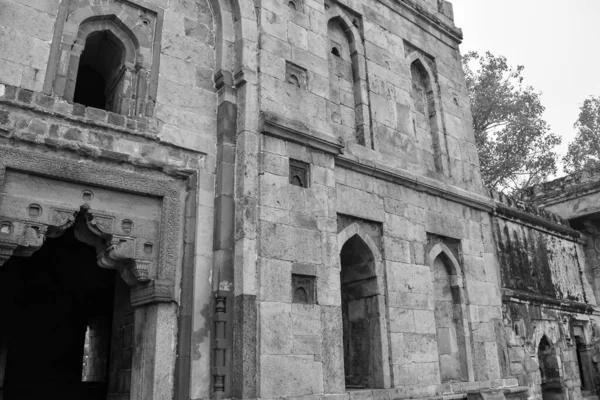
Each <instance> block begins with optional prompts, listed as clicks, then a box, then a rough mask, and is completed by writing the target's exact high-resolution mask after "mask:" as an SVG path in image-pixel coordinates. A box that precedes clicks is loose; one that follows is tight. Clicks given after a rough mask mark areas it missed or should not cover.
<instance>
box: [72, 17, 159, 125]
mask: <svg viewBox="0 0 600 400" xmlns="http://www.w3.org/2000/svg"><path fill="white" fill-rule="evenodd" d="M139 51H140V44H139V41H138V39H137V37H136V36H135V34H134V33H133V32H132V31H131V30H130V29H129V28H128V27H127V26H126V25H125V24H123V23H122V22H121V21H120V20H119V19H118V18H117V17H116V16H114V15H100V16H94V17H90V18H88V19H86V20H84V21H83V22H82V23H81V25H80V26H79V31H78V33H77V40H76V45H75V46H74V50H72V51H71V55H70V59H69V63H68V65H69V71H68V73H67V76H68V79H67V82H66V85H65V88H64V97H65V99H66V100H68V101H73V102H75V103H78V104H82V105H84V106H86V107H95V108H100V109H103V110H106V111H112V112H115V113H118V114H123V115H128V116H138V115H149V114H151V108H152V104H153V103H152V104H150V102H148V98H147V95H148V89H149V86H148V83H149V73H148V71H147V70H146V69H145V68H144V66H143V65H144V63H143V62H142V60H143V58H142V56H141V54H140V53H139Z"/></svg>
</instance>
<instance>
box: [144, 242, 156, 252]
mask: <svg viewBox="0 0 600 400" xmlns="http://www.w3.org/2000/svg"><path fill="white" fill-rule="evenodd" d="M153 251H154V245H153V244H152V243H150V242H146V243H144V253H146V254H152V252H153Z"/></svg>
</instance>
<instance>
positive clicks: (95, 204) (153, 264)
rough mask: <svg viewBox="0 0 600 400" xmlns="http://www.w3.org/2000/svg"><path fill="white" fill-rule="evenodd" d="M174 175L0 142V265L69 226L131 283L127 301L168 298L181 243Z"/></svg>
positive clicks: (101, 262) (100, 262) (100, 260)
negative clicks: (59, 156)
mask: <svg viewBox="0 0 600 400" xmlns="http://www.w3.org/2000/svg"><path fill="white" fill-rule="evenodd" d="M178 186H179V185H178V183H177V182H176V181H171V180H166V179H164V180H163V179H151V178H148V177H147V176H143V175H140V174H136V173H132V172H126V171H122V170H119V169H117V168H105V167H102V168H100V167H98V166H97V165H94V164H86V163H81V162H73V161H67V160H61V159H57V158H52V157H49V156H46V155H41V154H32V153H26V152H21V151H18V150H5V149H0V267H1V265H2V264H3V263H4V262H5V261H6V260H7V259H8V258H10V257H11V256H21V257H27V256H30V255H31V254H33V253H34V252H35V251H36V250H38V249H39V248H40V247H41V246H42V245H43V243H44V240H45V238H46V237H57V236H60V235H62V234H63V233H64V232H65V230H67V229H69V228H73V229H74V230H75V236H76V238H77V239H79V240H80V241H82V242H84V243H86V244H88V245H91V246H94V247H95V248H96V252H97V254H98V265H99V266H100V267H103V268H111V269H116V270H118V271H119V272H120V274H121V276H122V277H123V279H124V280H125V282H127V283H128V284H129V285H131V286H132V290H131V293H132V303H133V304H136V305H139V304H145V303H149V302H156V301H172V300H173V293H174V290H173V287H174V278H175V275H176V271H175V268H176V265H177V260H178V253H179V251H178V248H179V246H180V243H181V240H180V236H181V234H180V232H181V228H180V223H181V221H182V218H181V216H180V210H181V209H182V207H181V202H182V200H181V199H180V192H179V189H178Z"/></svg>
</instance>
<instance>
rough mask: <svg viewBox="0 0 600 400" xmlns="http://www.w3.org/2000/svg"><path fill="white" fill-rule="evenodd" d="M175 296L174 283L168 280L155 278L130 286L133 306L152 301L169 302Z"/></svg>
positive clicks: (152, 302)
mask: <svg viewBox="0 0 600 400" xmlns="http://www.w3.org/2000/svg"><path fill="white" fill-rule="evenodd" d="M174 298H175V284H174V283H173V282H172V281H170V280H162V279H156V280H152V281H150V282H148V283H146V284H138V285H136V286H134V287H132V288H131V305H132V306H133V307H138V306H143V305H147V304H154V303H169V302H172V301H174Z"/></svg>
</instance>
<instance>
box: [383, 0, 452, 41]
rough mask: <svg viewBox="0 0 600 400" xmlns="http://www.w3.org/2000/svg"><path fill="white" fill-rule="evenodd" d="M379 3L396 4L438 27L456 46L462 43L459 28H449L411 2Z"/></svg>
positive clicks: (436, 17) (390, 0)
mask: <svg viewBox="0 0 600 400" xmlns="http://www.w3.org/2000/svg"><path fill="white" fill-rule="evenodd" d="M380 1H382V2H383V1H389V2H390V3H392V4H398V5H400V6H402V7H404V8H406V9H407V10H409V11H411V12H412V13H413V14H415V15H418V16H420V17H422V18H425V19H426V20H428V21H429V22H430V23H431V24H432V25H433V26H436V27H438V28H439V29H440V30H441V31H443V32H444V33H446V34H447V35H448V36H450V37H451V38H452V39H454V40H455V41H456V42H457V43H458V44H460V43H462V41H463V32H462V30H461V29H460V28H457V27H455V26H451V25H449V24H447V23H445V22H444V21H442V20H441V19H440V18H439V17H438V16H437V15H435V14H433V13H430V12H429V11H427V10H426V9H424V8H423V7H421V6H420V5H418V4H417V3H415V2H414V1H412V0H380Z"/></svg>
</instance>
